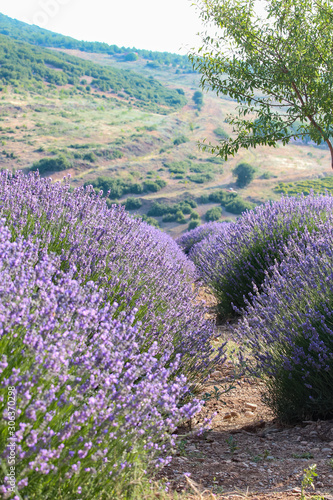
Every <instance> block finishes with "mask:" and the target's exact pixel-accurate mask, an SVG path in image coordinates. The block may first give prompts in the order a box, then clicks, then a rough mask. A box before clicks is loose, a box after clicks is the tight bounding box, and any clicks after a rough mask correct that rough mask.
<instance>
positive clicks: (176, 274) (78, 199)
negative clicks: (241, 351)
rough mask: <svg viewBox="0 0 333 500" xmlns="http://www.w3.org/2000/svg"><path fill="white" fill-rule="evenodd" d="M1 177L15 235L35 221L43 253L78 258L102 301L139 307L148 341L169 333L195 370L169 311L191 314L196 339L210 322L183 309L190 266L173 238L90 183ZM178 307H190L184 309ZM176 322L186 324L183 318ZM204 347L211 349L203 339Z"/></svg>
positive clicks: (68, 261)
mask: <svg viewBox="0 0 333 500" xmlns="http://www.w3.org/2000/svg"><path fill="white" fill-rule="evenodd" d="M0 180H1V182H0V196H1V200H2V207H1V212H0V215H1V217H3V218H5V219H6V220H7V224H8V227H9V228H10V230H11V231H12V234H13V238H14V239H15V238H16V237H17V236H18V235H20V234H23V235H24V236H27V235H29V234H31V233H33V232H34V231H35V229H36V228H39V229H38V230H39V231H40V232H41V234H42V235H43V240H42V241H41V243H40V251H41V253H42V248H43V246H44V247H45V250H48V251H49V252H56V253H57V254H59V255H60V256H61V262H62V264H61V267H62V269H65V270H66V269H67V268H69V266H72V265H75V266H76V268H77V272H76V275H75V276H74V277H75V278H77V279H80V280H82V281H83V282H88V281H89V280H93V281H94V282H95V283H96V284H98V286H99V287H100V290H102V291H104V292H105V294H106V295H107V302H108V303H111V304H112V303H113V302H115V301H116V302H117V303H118V304H119V308H120V310H121V309H123V310H125V311H126V312H128V313H130V311H131V310H132V309H133V307H136V308H137V309H138V311H137V313H136V321H142V322H143V323H144V324H145V325H146V326H145V328H146V330H147V332H150V334H151V336H150V337H149V338H150V340H149V342H155V341H156V342H158V343H159V347H160V349H163V345H164V342H165V341H166V339H167V338H169V339H170V338H174V339H175V344H174V348H175V349H176V350H177V351H178V353H179V354H180V355H181V359H182V360H183V361H182V365H184V373H186V371H187V370H186V368H185V365H186V364H187V362H190V364H191V368H189V372H191V373H192V368H193V370H194V365H193V357H191V360H190V358H189V357H188V352H189V351H186V353H185V351H184V353H183V354H182V349H183V347H181V348H178V347H177V345H178V342H183V344H182V345H184V349H185V344H187V346H188V349H190V348H189V341H190V337H191V335H192V334H190V330H191V329H190V327H186V329H184V331H183V332H182V333H180V332H181V330H179V339H178V340H176V339H177V335H178V333H177V332H176V331H174V330H173V329H174V328H175V324H174V315H173V313H172V314H171V313H170V311H171V310H173V311H175V310H177V309H179V312H180V314H181V316H182V317H183V320H182V321H189V322H190V323H191V322H192V320H193V327H194V328H195V331H196V332H195V338H196V340H195V342H197V340H198V339H199V338H202V339H204V338H205V339H207V342H208V338H209V335H211V333H209V332H208V331H207V330H208V329H209V327H208V326H207V323H205V322H204V323H202V321H201V322H200V321H199V320H198V318H196V319H195V318H194V317H195V316H196V314H200V313H199V311H197V309H193V310H192V309H191V310H189V309H188V304H186V302H187V301H188V299H185V296H187V294H188V293H192V292H191V290H192V289H191V279H192V278H191V277H192V276H193V275H194V270H193V267H192V263H190V262H189V261H188V260H186V258H185V257H184V256H183V254H182V252H181V251H180V249H179V247H178V246H177V245H176V243H175V242H174V241H173V240H172V238H170V237H169V236H167V235H165V234H164V233H162V232H161V231H158V230H156V229H154V228H152V227H150V226H148V225H147V224H145V223H143V222H142V221H141V220H140V219H134V218H133V217H131V216H129V215H128V214H127V213H126V211H125V209H124V207H121V206H119V205H118V206H113V207H112V208H111V209H108V208H107V205H106V203H105V200H104V199H103V198H100V197H99V196H96V195H95V193H94V190H93V188H92V187H91V186H88V187H86V188H83V187H81V188H76V189H74V191H72V192H71V191H70V190H69V184H67V183H54V184H52V183H51V180H50V179H40V178H39V176H38V175H37V174H31V175H29V176H24V175H23V174H22V173H20V172H19V173H17V174H16V175H14V176H11V175H10V174H9V173H8V172H6V171H5V172H0ZM13 200H14V201H15V202H13ZM13 203H14V206H12V204H13ZM143 255H144V256H146V257H144V259H145V264H144V266H143V260H142V259H143ZM142 266H143V267H142ZM170 287H174V289H175V290H176V289H179V290H178V292H177V295H178V297H177V298H176V297H171V296H169V292H170V289H171V288H170ZM181 297H183V298H182V299H181ZM191 300H192V299H191ZM174 301H175V302H174ZM173 302H174V303H173ZM148 303H149V308H147V304H148ZM183 307H184V308H185V309H186V311H188V312H185V309H184V312H181V309H182V308H183ZM168 311H169V312H168ZM196 311H197V312H196ZM188 315H190V316H188ZM171 316H172V317H171ZM190 317H192V319H190ZM167 318H169V319H167ZM186 318H188V319H187V320H186ZM190 323H188V324H190ZM177 324H178V323H177ZM200 325H201V326H200ZM178 328H180V329H182V328H183V327H182V326H181V322H180V323H179V325H178V326H177V329H178ZM185 332H187V333H185ZM184 335H185V336H187V338H185V337H184ZM160 336H161V338H160ZM181 338H182V340H181ZM193 338H194V337H193ZM163 339H164V341H163ZM149 342H148V343H149ZM168 343H169V340H168ZM208 343H209V342H208ZM207 348H208V350H209V351H210V347H208V344H207ZM186 349H187V347H186ZM201 351H202V352H201V354H202V353H203V349H201ZM174 355H176V354H175V353H174ZM207 356H210V354H209V355H208V354H207ZM185 359H187V360H188V361H186V362H185ZM198 365H199V364H198ZM193 374H194V372H193Z"/></svg>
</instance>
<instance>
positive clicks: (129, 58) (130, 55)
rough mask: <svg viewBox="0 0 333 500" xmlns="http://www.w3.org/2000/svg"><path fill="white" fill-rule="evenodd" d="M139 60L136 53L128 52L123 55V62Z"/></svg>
mask: <svg viewBox="0 0 333 500" xmlns="http://www.w3.org/2000/svg"><path fill="white" fill-rule="evenodd" d="M138 59H139V56H138V54H137V53H136V52H128V53H127V54H126V55H124V61H129V62H132V61H137V60H138Z"/></svg>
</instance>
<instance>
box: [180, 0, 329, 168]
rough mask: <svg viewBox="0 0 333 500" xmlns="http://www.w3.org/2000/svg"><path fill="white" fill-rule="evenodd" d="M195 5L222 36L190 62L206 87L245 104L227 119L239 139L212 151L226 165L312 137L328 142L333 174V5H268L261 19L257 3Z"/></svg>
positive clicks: (207, 41) (309, 1)
mask: <svg viewBox="0 0 333 500" xmlns="http://www.w3.org/2000/svg"><path fill="white" fill-rule="evenodd" d="M196 3H197V6H198V7H199V9H200V17H201V18H202V20H203V21H204V22H206V23H207V24H211V23H213V24H215V25H216V26H217V27H218V29H219V33H218V34H216V35H215V36H214V37H212V36H210V35H208V34H207V33H206V34H204V35H203V46H202V47H201V49H200V50H199V53H192V54H191V55H190V58H191V60H192V63H193V65H194V69H196V70H197V71H199V72H200V73H201V74H202V77H201V86H202V88H207V89H212V90H214V91H216V92H217V94H224V95H229V96H230V97H232V98H233V99H235V100H236V101H237V102H238V104H239V107H238V115H236V116H229V117H228V122H229V123H230V124H232V125H233V126H234V132H236V134H237V135H236V138H229V139H226V140H224V141H221V142H220V143H219V145H217V146H213V145H211V144H209V146H208V149H210V151H211V152H213V153H218V154H219V155H220V156H222V157H224V158H225V159H227V157H228V156H229V155H234V154H235V153H236V152H237V151H238V150H239V148H246V149H248V148H250V147H256V146H257V145H260V144H262V145H269V146H276V144H277V142H278V141H282V143H283V144H284V145H285V144H288V143H289V142H290V140H291V139H297V138H301V139H304V138H305V137H308V136H310V138H311V139H312V140H313V141H314V142H315V143H316V144H320V143H322V142H324V141H325V142H326V144H327V146H328V148H329V150H330V153H331V157H332V168H333V146H332V143H331V139H330V137H331V136H332V135H333V111H332V110H333V85H332V82H333V58H332V53H333V29H332V22H333V2H331V1H329V0H292V1H290V0H263V1H262V2H260V6H264V7H265V12H264V13H262V14H261V13H260V14H258V13H257V12H256V9H258V2H255V0H197V2H196ZM260 12H262V7H261V10H260ZM206 147H207V146H204V148H206Z"/></svg>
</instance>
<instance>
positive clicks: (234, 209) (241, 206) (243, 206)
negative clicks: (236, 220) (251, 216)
mask: <svg viewBox="0 0 333 500" xmlns="http://www.w3.org/2000/svg"><path fill="white" fill-rule="evenodd" d="M224 208H225V209H226V211H227V212H230V213H231V214H235V215H240V214H241V213H243V212H245V211H246V210H252V209H253V208H254V205H253V203H250V202H249V201H245V200H243V199H242V198H240V197H239V196H237V198H234V199H233V200H230V201H228V203H226V204H225V206H224Z"/></svg>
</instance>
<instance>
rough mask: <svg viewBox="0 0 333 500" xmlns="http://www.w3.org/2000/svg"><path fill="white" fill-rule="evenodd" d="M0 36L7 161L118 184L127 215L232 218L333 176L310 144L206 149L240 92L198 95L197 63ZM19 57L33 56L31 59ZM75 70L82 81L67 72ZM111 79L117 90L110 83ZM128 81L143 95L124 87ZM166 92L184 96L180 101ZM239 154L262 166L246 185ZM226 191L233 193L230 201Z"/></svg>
mask: <svg viewBox="0 0 333 500" xmlns="http://www.w3.org/2000/svg"><path fill="white" fill-rule="evenodd" d="M14 24H15V23H14ZM21 24H22V23H21ZM21 24H20V26H21ZM0 25H1V24H0ZM24 26H25V27H24V29H23V27H22V37H23V38H26V39H28V38H29V37H30V36H31V37H32V38H33V37H34V36H35V35H34V33H36V29H37V28H36V27H31V26H29V25H24ZM1 29H4V28H3V27H2V28H1ZM6 29H7V28H6ZM37 31H38V30H37ZM48 33H50V32H48ZM27 34H29V37H28V35H27ZM17 36H19V33H17ZM54 36H55V39H56V40H58V41H59V40H61V35H56V34H54ZM58 36H59V37H60V38H57V37H58ZM27 37H28V38H27ZM1 43H2V44H3V45H2V47H3V50H1V53H2V58H3V61H4V62H1V63H0V64H1V65H2V66H1V67H0V74H1V72H2V74H3V75H5V80H4V82H3V83H2V91H1V100H0V108H1V116H0V128H1V130H0V131H1V150H0V166H1V168H8V169H23V170H24V171H25V172H28V171H29V170H31V169H36V168H38V169H39V170H40V172H41V173H42V175H45V176H51V177H52V178H53V179H62V178H63V176H64V175H67V174H70V175H71V178H72V180H71V183H72V185H73V186H80V185H83V184H93V185H94V186H95V188H96V190H98V191H100V190H102V191H103V192H104V193H105V194H106V193H107V192H108V191H109V190H110V191H111V195H110V196H109V198H108V203H109V204H112V203H124V204H126V208H127V209H128V210H129V212H130V213H131V214H133V215H134V216H135V215H140V216H141V217H144V218H147V217H149V218H150V219H149V220H150V222H152V223H155V224H157V223H158V224H159V226H160V227H161V228H162V229H163V230H164V231H166V232H168V233H169V234H171V235H172V236H174V237H175V236H178V235H179V234H181V233H182V232H184V231H186V230H187V229H188V228H189V227H193V226H194V225H196V224H201V223H204V222H206V220H207V217H210V216H213V217H215V216H216V214H217V217H219V220H222V221H225V220H230V219H235V218H236V217H237V216H238V215H239V213H240V211H241V210H242V209H244V208H247V207H248V206H253V205H251V204H258V203H262V202H263V201H265V200H267V199H278V198H279V197H280V193H279V192H278V189H277V190H276V189H275V188H277V187H278V186H279V185H280V183H281V182H282V183H285V184H286V183H288V185H289V184H290V183H294V182H298V181H304V180H311V181H312V180H313V181H314V180H316V179H317V180H320V179H318V178H320V177H323V178H324V176H326V175H328V176H329V175H330V170H329V160H328V156H329V153H328V151H327V150H325V149H321V148H316V147H314V146H313V145H311V144H290V145H288V146H285V147H277V148H275V149H274V148H268V147H258V148H257V149H252V150H250V151H240V152H239V153H238V154H237V155H236V156H235V158H230V159H229V160H228V161H227V162H224V161H222V159H221V158H215V157H212V155H211V154H210V153H208V152H205V151H202V150H200V149H199V148H198V142H202V141H203V140H204V139H207V142H209V141H210V142H212V143H214V142H216V141H218V140H219V138H220V137H221V134H229V135H230V134H232V127H231V126H230V125H229V124H228V123H226V116H227V115H228V114H229V113H233V112H234V110H235V102H234V101H233V100H232V99H229V98H219V97H217V96H216V95H214V94H213V93H208V94H204V95H203V96H202V105H201V106H198V105H197V103H196V102H195V101H194V100H193V97H194V95H195V93H196V92H198V91H199V75H197V74H195V73H188V72H184V70H182V69H180V67H177V66H173V65H172V64H170V65H169V66H167V65H165V64H163V65H161V64H160V65H159V64H157V65H156V64H155V62H154V61H149V60H148V61H147V59H145V58H144V57H143V56H141V55H139V57H138V58H137V59H135V60H134V59H133V60H125V58H124V57H123V55H124V54H125V53H124V54H113V55H110V54H107V53H102V51H100V52H99V53H90V52H86V51H83V50H78V49H67V48H63V47H60V46H59V47H54V48H53V49H52V50H49V49H44V48H41V47H38V46H36V45H31V44H28V43H26V42H22V41H17V40H14V39H12V38H11V37H9V36H8V35H1ZM56 43H58V42H55V44H56ZM59 45H60V41H59ZM20 56H22V57H23V56H24V57H27V58H28V59H26V61H25V62H24V64H25V66H23V62H22V57H21V59H20ZM147 62H148V63H152V64H148V65H147ZM18 64H20V72H18ZM21 68H22V69H21ZM38 71H40V72H41V73H40V74H39V73H38ZM47 78H48V79H50V80H51V81H50V82H48V81H47ZM71 78H72V79H73V80H72V81H74V83H64V82H66V81H71V80H70V79H71ZM57 82H58V83H57ZM104 84H107V85H110V87H111V86H112V85H114V87H115V89H114V88H110V89H109V90H105V91H102V90H101V89H102V88H103V85H104ZM116 84H118V85H119V86H120V85H122V86H123V87H122V88H121V89H120V90H119V88H117V87H116ZM125 85H128V87H127V88H128V90H129V91H133V92H134V91H136V92H138V94H137V97H135V96H133V95H132V96H130V95H129V94H128V93H125V91H124V86H125ZM154 89H155V91H154ZM176 89H178V90H176ZM139 92H143V93H144V95H142V94H141V95H140V94H139ZM170 98H171V100H172V99H176V102H175V103H173V104H174V106H173V107H172V105H171V104H172V103H171V104H170V100H169V99H170ZM154 99H155V100H156V99H157V102H156V101H155V100H154ZM179 100H180V102H179ZM177 101H178V102H177ZM185 101H187V104H185V105H184V103H185ZM240 162H248V163H250V164H251V165H253V166H254V167H255V168H256V173H255V178H254V180H253V181H252V182H251V183H250V184H249V185H248V186H247V187H245V188H244V189H239V188H238V187H237V186H236V182H235V181H236V178H235V177H234V176H233V173H232V171H233V169H234V167H235V166H236V165H237V164H238V163H240ZM323 180H324V179H323ZM320 186H322V188H323V189H324V186H325V183H320ZM221 191H222V193H221ZM231 197H233V198H235V204H234V206H232V205H231V204H230V198H231ZM221 200H222V201H223V200H227V202H226V201H223V202H224V203H225V205H222V207H221ZM215 208H218V209H219V210H217V211H215V212H213V214H212V212H211V210H212V209H215ZM221 208H222V215H220V214H221ZM230 209H231V210H233V211H232V212H231V211H230ZM207 213H208V214H207Z"/></svg>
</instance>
